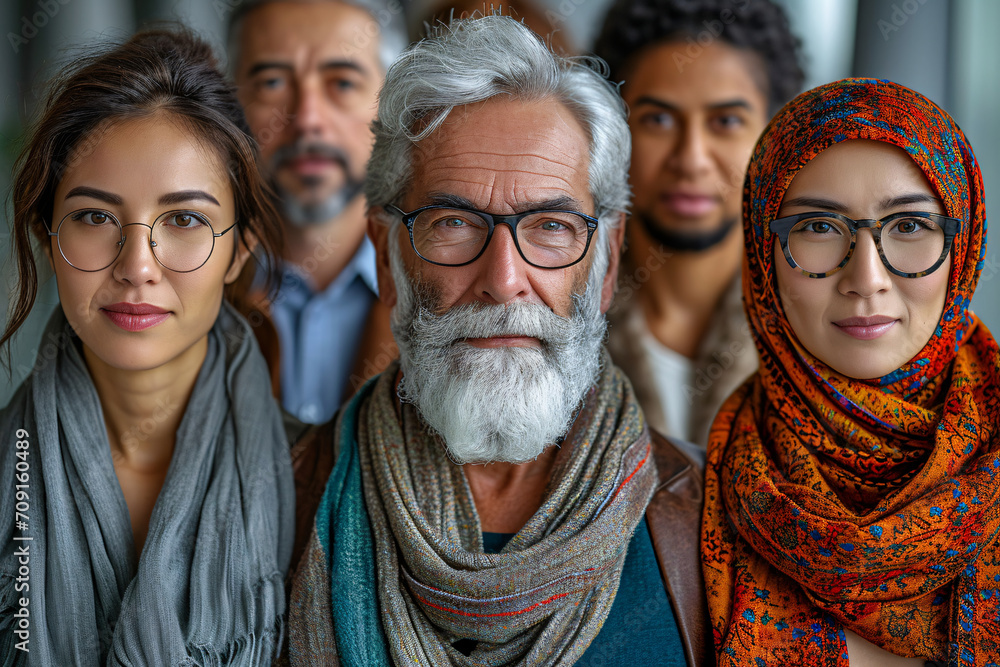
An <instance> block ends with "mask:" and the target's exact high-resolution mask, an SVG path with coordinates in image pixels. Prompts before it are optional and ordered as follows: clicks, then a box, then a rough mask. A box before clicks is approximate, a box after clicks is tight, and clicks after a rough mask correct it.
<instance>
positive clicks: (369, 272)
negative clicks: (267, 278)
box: [282, 235, 378, 296]
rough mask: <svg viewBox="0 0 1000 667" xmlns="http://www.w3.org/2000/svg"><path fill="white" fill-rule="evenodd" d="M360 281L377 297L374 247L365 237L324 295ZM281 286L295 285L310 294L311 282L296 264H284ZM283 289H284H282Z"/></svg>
mask: <svg viewBox="0 0 1000 667" xmlns="http://www.w3.org/2000/svg"><path fill="white" fill-rule="evenodd" d="M359 277H360V278H361V281H362V282H363V283H364V284H365V286H366V287H368V289H369V290H371V292H372V294H374V295H376V296H378V275H377V273H376V270H375V246H373V245H372V242H371V240H370V239H369V238H368V236H367V235H365V237H364V238H363V239H362V241H361V245H360V246H359V247H358V249H357V251H356V252H355V253H354V257H352V258H351V261H350V262H348V264H347V266H345V267H344V270H343V271H341V272H340V274H339V275H338V276H337V277H336V278H335V279H334V281H333V282H332V283H330V285H329V286H328V287H327V288H326V289H325V290H323V294H324V295H332V294H335V293H337V292H340V291H342V290H343V289H344V288H345V287H346V286H347V285H350V284H351V283H352V282H353V281H354V279H355V278H359ZM282 284H283V285H285V284H288V285H297V286H298V288H299V289H302V290H306V291H308V292H310V293H312V294H315V293H316V291H315V289H313V286H312V280H311V279H310V278H309V275H308V274H307V273H306V272H305V271H303V270H302V268H301V267H300V266H298V265H297V264H292V263H289V262H285V263H284V265H283V267H282ZM283 289H284V288H283Z"/></svg>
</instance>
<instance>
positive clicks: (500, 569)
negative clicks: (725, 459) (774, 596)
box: [289, 16, 710, 667]
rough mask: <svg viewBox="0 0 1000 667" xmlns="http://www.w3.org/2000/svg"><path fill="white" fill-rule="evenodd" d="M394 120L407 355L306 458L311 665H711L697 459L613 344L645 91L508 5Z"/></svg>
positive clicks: (302, 541) (384, 183)
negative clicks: (532, 26)
mask: <svg viewBox="0 0 1000 667" xmlns="http://www.w3.org/2000/svg"><path fill="white" fill-rule="evenodd" d="M373 127H374V133H375V146H374V150H373V153H372V159H371V162H370V163H369V173H368V177H367V181H366V192H365V194H366V196H367V198H368V202H369V206H370V209H369V223H368V224H369V235H370V237H371V238H372V241H373V243H374V246H375V248H376V255H377V261H378V274H379V298H380V299H382V300H383V301H384V302H385V304H386V305H387V306H389V307H391V308H392V330H393V334H394V336H395V338H396V341H397V343H398V344H399V349H400V360H399V362H398V363H394V364H393V365H391V366H390V367H389V368H388V369H387V370H386V371H385V372H384V373H382V374H381V375H380V376H378V377H376V378H374V379H373V380H372V381H370V382H369V383H368V384H367V385H366V386H365V387H364V388H363V389H362V390H361V391H359V392H358V393H357V394H356V395H355V397H354V398H353V399H352V400H351V402H350V403H349V404H348V405H347V406H346V407H345V408H344V409H343V410H342V411H341V413H340V414H339V415H338V417H337V418H336V419H335V421H334V422H332V423H330V424H327V425H325V426H323V427H319V428H318V429H315V430H314V431H313V432H312V433H311V434H310V435H309V436H308V437H307V438H306V439H305V440H304V441H303V442H300V443H299V444H298V445H297V446H296V448H295V450H294V453H293V458H294V459H295V460H296V469H297V471H298V472H297V475H298V483H299V490H300V495H299V500H300V505H301V506H302V507H308V508H310V509H309V511H312V509H311V508H313V507H315V508H316V510H315V520H314V522H313V525H312V527H311V531H310V532H309V533H308V534H305V535H300V537H299V538H297V539H298V546H297V551H302V550H303V549H304V554H303V556H302V557H301V559H300V561H299V566H298V568H297V571H296V573H295V575H294V577H293V585H292V594H291V596H292V597H291V606H290V614H289V657H290V660H291V663H292V664H298V665H320V664H323V665H327V664H345V665H364V666H366V667H367V666H374V665H401V666H402V665H406V666H410V665H426V666H438V665H491V666H492V665H515V664H516V665H572V664H580V665H588V664H593V665H599V664H609V662H610V661H612V660H613V661H615V662H621V663H625V664H628V663H629V662H631V663H632V664H636V665H652V664H656V665H701V664H706V663H707V662H710V658H708V656H707V653H706V645H705V641H706V631H705V628H706V627H707V626H705V623H704V620H705V611H704V604H705V603H704V600H703V596H704V592H703V586H702V578H701V571H700V565H699V560H698V535H699V533H698V527H699V522H700V505H701V498H702V495H701V494H702V485H701V473H700V464H699V463H696V462H695V461H694V460H693V458H690V456H691V454H690V452H692V451H695V452H696V451H697V450H694V449H693V448H692V447H690V446H689V445H686V444H684V443H676V442H672V441H668V440H666V439H664V438H663V437H662V436H659V435H658V434H655V433H654V434H651V433H650V432H649V430H648V429H647V428H646V424H645V420H644V418H643V416H642V412H641V410H640V408H639V406H638V404H637V402H636V400H635V396H634V394H633V392H632V388H631V386H630V385H629V383H628V380H627V379H626V378H625V377H624V375H622V373H621V372H620V371H619V370H618V369H617V368H616V367H615V366H614V365H613V364H612V363H611V362H610V360H609V359H608V356H607V354H606V352H605V351H604V348H603V342H604V334H605V321H604V313H605V311H607V309H608V307H609V306H610V304H611V299H612V296H613V291H614V286H615V276H616V272H617V267H618V257H619V251H620V248H621V243H622V237H623V234H622V229H623V227H622V226H623V220H624V217H625V211H626V209H627V206H628V199H629V189H628V183H627V172H628V164H629V131H628V126H627V124H626V121H625V110H624V106H623V104H622V102H621V99H620V98H619V97H618V95H617V93H616V92H615V90H614V88H613V87H612V86H610V85H609V84H608V82H607V81H606V79H605V78H604V77H603V76H601V75H600V74H598V73H596V72H595V71H594V69H591V68H589V67H588V66H587V65H586V64H584V63H582V62H580V61H578V60H570V59H564V58H561V57H558V56H555V55H553V54H552V53H551V52H550V51H549V50H548V49H547V48H546V47H545V45H544V44H543V43H542V42H541V41H540V40H539V39H538V38H537V37H535V36H534V35H533V34H532V33H531V32H530V31H529V30H528V29H527V28H525V27H524V26H522V25H521V24H519V23H518V22H516V21H514V20H512V19H509V18H506V17H500V16H490V17H485V18H477V19H469V20H459V21H453V22H452V23H451V25H450V26H448V27H440V28H439V29H438V30H437V32H436V33H435V34H433V35H432V36H431V37H430V38H429V39H427V40H424V41H422V42H420V43H418V44H416V45H414V46H411V47H410V49H409V50H408V51H407V52H405V53H404V54H403V56H401V58H400V59H399V60H398V61H397V62H396V63H395V64H394V65H393V66H392V67H391V68H390V70H389V72H388V74H387V76H386V81H385V84H384V86H383V88H382V91H381V93H380V95H379V108H378V117H377V120H376V121H375V123H374V126H373ZM694 456H696V454H695V455H694ZM331 468H332V473H331V472H330V470H331ZM303 532H304V531H303ZM307 540H308V542H307V543H306V541H307Z"/></svg>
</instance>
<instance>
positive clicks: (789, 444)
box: [702, 79, 1000, 667]
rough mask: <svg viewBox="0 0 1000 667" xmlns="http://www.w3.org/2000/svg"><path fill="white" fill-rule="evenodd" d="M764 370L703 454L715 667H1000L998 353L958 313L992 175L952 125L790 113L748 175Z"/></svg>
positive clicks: (981, 236) (850, 92)
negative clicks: (985, 174) (985, 179)
mask: <svg viewBox="0 0 1000 667" xmlns="http://www.w3.org/2000/svg"><path fill="white" fill-rule="evenodd" d="M746 184H747V185H746V190H745V196H744V230H745V240H746V248H747V255H746V260H745V262H744V265H743V285H744V301H745V307H746V310H747V314H748V316H749V319H750V322H751V326H752V328H753V331H754V338H755V340H756V343H757V348H758V351H759V353H760V358H761V365H760V371H759V372H758V373H757V374H756V375H754V376H752V377H751V378H750V380H748V382H747V383H746V384H745V385H744V386H743V387H742V388H741V389H740V390H739V391H738V392H737V393H735V394H734V395H733V396H731V397H730V398H729V400H728V401H727V402H726V404H725V405H724V406H723V408H722V410H721V411H720V413H719V415H718V416H717V417H716V420H715V423H714V425H713V428H712V431H711V436H710V438H709V445H708V468H707V472H706V487H705V488H706V499H705V501H706V502H705V512H704V520H703V525H702V560H703V567H704V573H705V577H706V585H707V588H708V605H709V614H710V618H711V622H712V626H713V629H714V640H715V648H716V655H717V657H718V661H719V664H720V665H752V664H768V665H771V664H775V665H776V664H782V665H792V664H794V665H848V664H849V665H852V666H854V665H879V666H880V667H891V666H893V665H924V664H939V665H944V664H949V665H957V664H970V665H971V664H976V665H986V664H993V663H994V662H997V661H998V660H1000V549H998V544H997V535H998V531H1000V438H998V436H1000V433H998V429H1000V352H998V348H997V343H996V341H995V340H994V338H993V336H992V335H991V334H990V332H989V331H988V330H987V329H986V327H985V326H984V325H983V324H982V322H980V321H979V319H978V318H977V317H976V316H975V314H973V312H972V311H971V310H970V309H969V300H970V299H971V298H972V294H973V292H974V290H975V287H976V283H977V281H978V279H979V276H980V272H981V269H982V260H983V256H984V253H985V249H986V217H985V216H986V214H985V202H984V192H983V184H982V178H981V176H980V171H979V166H978V165H977V163H976V160H975V157H974V156H973V154H972V149H971V147H970V146H969V143H968V141H967V140H966V138H965V136H964V135H963V134H962V131H961V130H960V129H959V128H958V126H957V125H956V124H955V123H954V121H953V120H952V119H951V118H950V117H949V116H948V114H947V113H946V112H944V111H943V110H941V109H940V108H939V107H937V106H936V105H935V104H934V103H932V102H931V101H930V100H928V99H927V98H925V97H923V96H921V95H919V94H918V93H915V92H913V91H911V90H908V89H906V88H904V87H902V86H899V85H896V84H894V83H891V82H887V81H876V80H870V79H848V80H844V81H839V82H835V83H831V84H827V85H824V86H821V87H819V88H816V89H814V90H811V91H809V92H807V93H804V94H802V95H800V96H799V97H798V98H796V99H795V100H793V101H792V102H790V103H789V104H788V105H787V106H786V107H785V108H784V109H783V110H782V111H781V112H779V113H778V115H777V116H776V117H775V118H774V120H773V121H772V122H771V124H770V125H769V126H768V128H767V129H766V130H765V132H764V134H763V136H762V137H761V139H760V142H759V143H758V145H757V147H756V149H755V151H754V153H753V156H752V158H751V161H750V167H749V172H748V176H747V181H746Z"/></svg>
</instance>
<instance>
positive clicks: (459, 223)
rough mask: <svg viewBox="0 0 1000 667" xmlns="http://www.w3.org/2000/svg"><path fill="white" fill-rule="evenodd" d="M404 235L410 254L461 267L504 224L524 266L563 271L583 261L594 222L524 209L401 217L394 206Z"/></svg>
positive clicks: (435, 211) (439, 209) (424, 211)
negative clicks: (508, 212) (509, 212)
mask: <svg viewBox="0 0 1000 667" xmlns="http://www.w3.org/2000/svg"><path fill="white" fill-rule="evenodd" d="M386 208H387V209H389V210H391V211H393V212H394V213H396V214H398V215H400V216H401V217H402V219H403V224H404V225H406V229H407V230H408V231H409V232H410V244H411V245H412V246H413V251H414V252H416V253H417V255H418V256H419V257H420V258H421V259H422V260H424V261H425V262H430V263H431V264H437V265H438V266H465V265H466V264H471V263H472V262H474V261H476V260H477V259H479V257H480V255H482V254H483V252H484V251H485V250H486V246H488V245H489V244H490V239H491V238H493V231H494V230H495V229H496V227H497V225H507V227H508V228H510V232H511V236H512V237H513V238H514V245H515V247H517V251H518V253H520V255H521V257H522V258H523V259H524V261H525V262H527V263H528V264H530V265H532V266H536V267H538V268H540V269H564V268H566V267H568V266H573V265H574V264H576V263H577V262H579V261H580V260H582V259H583V258H584V256H586V254H587V250H588V249H589V248H590V240H591V238H592V237H593V235H594V231H595V230H596V229H597V223H598V220H597V218H592V217H590V216H589V215H584V214H583V213H578V212H577V211H563V210H556V211H525V212H524V213H517V214H515V215H493V214H490V213H483V212H482V211H475V210H471V209H463V208H453V207H450V206H423V207H421V208H418V209H416V210H414V211H410V212H409V213H406V212H404V211H402V210H401V209H399V208H397V207H396V206H392V205H389V206H386Z"/></svg>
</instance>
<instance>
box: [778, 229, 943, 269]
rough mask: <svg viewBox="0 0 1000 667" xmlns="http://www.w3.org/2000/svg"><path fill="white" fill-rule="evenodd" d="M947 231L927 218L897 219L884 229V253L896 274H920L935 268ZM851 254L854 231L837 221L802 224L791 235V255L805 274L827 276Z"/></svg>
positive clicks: (789, 243)
mask: <svg viewBox="0 0 1000 667" xmlns="http://www.w3.org/2000/svg"><path fill="white" fill-rule="evenodd" d="M944 237H945V234H944V230H943V229H942V228H941V227H940V226H939V225H937V224H935V223H934V221H933V220H929V219H927V218H920V217H913V218H907V217H903V218H896V219H894V220H892V221H891V222H889V223H887V224H886V225H885V226H884V227H883V228H882V237H881V242H882V252H883V254H884V255H885V258H886V260H887V261H888V262H889V264H890V265H891V266H892V267H893V268H894V269H896V270H898V271H901V272H903V273H920V272H922V271H926V270H928V269H930V268H931V267H932V266H934V264H935V262H937V261H938V259H940V257H941V252H942V250H943V249H944ZM850 250H851V230H850V227H848V226H847V224H846V223H845V222H843V221H842V220H838V219H837V218H827V217H815V218H808V219H806V220H802V221H800V222H799V223H798V224H796V225H795V226H794V227H792V230H791V231H790V232H789V233H788V252H789V254H790V255H791V256H792V259H793V260H795V263H796V264H797V265H799V267H801V268H802V269H803V270H805V271H809V272H810V273H827V272H829V271H832V270H833V269H835V268H837V267H838V266H840V263H841V262H843V261H844V258H845V257H847V254H848V253H849V252H850Z"/></svg>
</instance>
